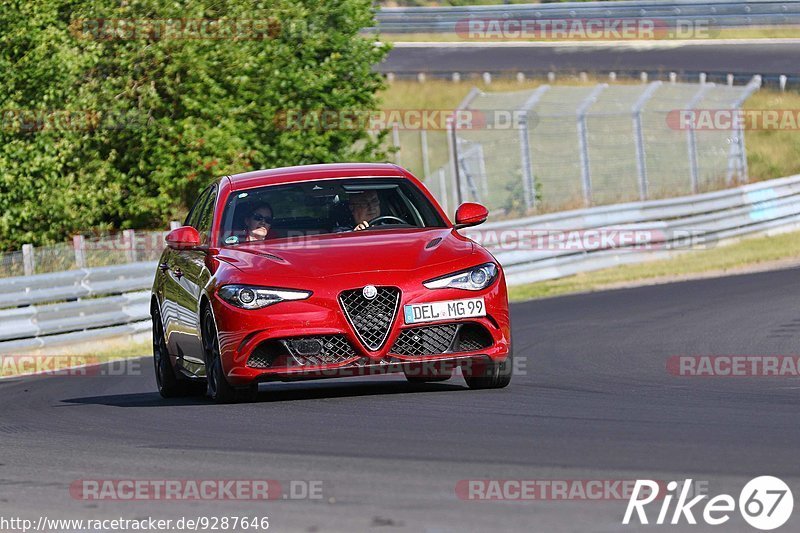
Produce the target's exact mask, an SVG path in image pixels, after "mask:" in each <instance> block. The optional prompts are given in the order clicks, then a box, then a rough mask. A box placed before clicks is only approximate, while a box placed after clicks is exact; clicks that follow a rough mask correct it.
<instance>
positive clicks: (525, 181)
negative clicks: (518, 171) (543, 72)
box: [519, 85, 550, 209]
mask: <svg viewBox="0 0 800 533" xmlns="http://www.w3.org/2000/svg"><path fill="white" fill-rule="evenodd" d="M548 90H550V86H549V85H542V86H541V87H539V88H538V89H536V90H535V91H533V94H531V96H530V97H529V98H528V99H527V100H526V101H525V103H524V104H522V114H521V116H520V124H519V150H520V159H521V161H520V163H521V166H522V190H523V193H524V195H525V207H527V208H528V209H531V208H534V207H536V181H535V179H534V176H533V158H532V157H531V145H530V142H531V139H530V130H529V129H528V112H529V111H531V110H532V109H533V108H534V107H535V106H536V104H537V103H538V102H539V100H540V99H541V98H542V96H543V95H544V93H546V92H547V91H548Z"/></svg>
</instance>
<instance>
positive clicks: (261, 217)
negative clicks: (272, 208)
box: [250, 213, 272, 224]
mask: <svg viewBox="0 0 800 533" xmlns="http://www.w3.org/2000/svg"><path fill="white" fill-rule="evenodd" d="M250 218H252V219H253V220H255V221H256V222H264V223H265V224H272V217H271V216H268V217H265V216H264V215H259V214H258V213H253V214H252V215H250Z"/></svg>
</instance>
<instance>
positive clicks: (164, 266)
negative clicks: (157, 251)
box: [158, 263, 169, 272]
mask: <svg viewBox="0 0 800 533" xmlns="http://www.w3.org/2000/svg"><path fill="white" fill-rule="evenodd" d="M158 268H160V269H161V272H166V271H167V270H169V265H168V264H166V263H161V264H160V265H158Z"/></svg>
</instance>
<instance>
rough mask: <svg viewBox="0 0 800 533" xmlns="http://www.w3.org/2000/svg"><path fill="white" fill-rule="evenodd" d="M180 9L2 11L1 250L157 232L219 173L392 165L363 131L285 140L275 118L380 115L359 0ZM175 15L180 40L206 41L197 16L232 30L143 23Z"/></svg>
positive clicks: (56, 2) (83, 0) (154, 4)
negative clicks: (77, 237)
mask: <svg viewBox="0 0 800 533" xmlns="http://www.w3.org/2000/svg"><path fill="white" fill-rule="evenodd" d="M182 4H183V3H178V2H167V1H166V0H131V1H129V2H122V3H120V2H117V1H114V0H94V1H93V0H11V1H10V2H6V3H4V4H3V7H1V8H0V27H2V28H3V31H2V33H0V72H2V73H3V76H1V77H0V110H1V112H2V113H3V115H2V127H0V169H2V170H1V171H0V247H1V248H3V249H18V248H19V246H20V245H21V244H22V243H24V242H30V243H33V244H44V243H49V242H53V241H60V240H63V239H64V238H65V237H68V236H69V235H70V234H73V233H76V232H80V231H86V230H89V229H92V230H97V229H101V230H102V229H105V230H111V229H125V228H148V227H159V228H161V227H164V226H165V225H166V223H167V222H168V221H169V220H171V219H174V218H178V217H180V216H181V214H183V213H185V210H186V206H187V205H188V204H190V203H191V201H192V200H193V199H194V197H195V196H196V194H197V192H198V191H199V190H200V189H201V188H202V187H203V186H204V185H205V184H206V183H207V182H208V181H209V180H211V179H213V178H215V177H217V176H220V175H225V174H232V173H237V172H242V171H247V170H252V169H258V168H269V167H276V166H284V165H295V164H306V163H317V162H336V161H350V160H355V161H371V160H381V159H385V158H386V154H385V153H384V152H383V151H382V149H381V148H380V146H381V144H382V143H381V141H382V139H381V138H380V137H379V138H377V139H376V138H374V136H370V135H368V133H367V132H365V131H364V130H361V129H334V130H303V131H297V130H287V129H286V128H282V127H281V125H280V121H279V120H276V117H280V116H281V114H282V113H283V112H284V111H286V110H303V111H314V110H323V109H339V110H341V109H359V110H370V109H375V108H376V106H377V99H376V93H377V91H378V90H380V89H381V88H382V79H381V77H380V76H379V75H378V74H376V73H374V72H373V70H372V66H373V65H374V64H376V63H378V62H379V61H381V60H382V59H383V57H384V56H385V54H386V52H387V51H388V50H387V48H386V47H385V46H376V45H375V43H374V38H369V37H365V36H362V35H360V34H359V32H360V31H361V30H362V29H363V28H364V27H368V26H371V25H372V24H373V12H372V8H371V2H370V1H369V0H325V1H324V2H320V1H319V0H315V1H312V0H292V1H290V0H273V1H270V2H255V3H253V2H248V1H245V0H221V1H214V2H212V1H200V2H191V3H190V4H189V7H185V6H183V5H182ZM181 18H183V19H190V21H189V22H185V24H186V26H183V29H184V30H185V31H184V32H183V33H182V34H181V35H182V36H183V37H187V36H188V37H191V36H197V35H201V34H200V33H192V31H199V30H197V26H195V27H194V29H192V28H191V27H190V24H191V23H192V22H191V21H200V20H202V19H221V20H220V25H219V27H221V28H230V27H233V24H236V25H237V26H236V27H238V28H240V29H241V31H240V33H239V34H238V37H232V36H230V35H227V36H224V35H222V34H221V33H219V34H217V35H219V36H220V37H219V38H216V39H194V38H174V37H175V35H176V34H175V33H172V34H169V33H167V29H165V27H162V26H158V23H155V22H150V21H153V20H155V19H161V20H164V19H168V20H169V19H181ZM101 19H102V20H103V21H105V22H102V21H101V22H98V21H99V20H101ZM110 19H117V20H125V21H137V23H136V24H130V23H129V24H128V25H126V26H123V25H122V24H121V23H119V22H117V23H115V25H112V24H111V23H110V22H109V20H110ZM253 21H255V22H253ZM148 24H149V25H150V26H148ZM152 25H155V27H151V26H152ZM110 29H116V30H117V31H119V32H122V33H121V34H123V33H124V35H126V36H127V38H125V39H121V38H109V35H110V34H109V33H108V32H109V31H110ZM125 32H127V33H125ZM202 35H208V33H205V34H202Z"/></svg>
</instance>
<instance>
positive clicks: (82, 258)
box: [72, 235, 86, 268]
mask: <svg viewBox="0 0 800 533" xmlns="http://www.w3.org/2000/svg"><path fill="white" fill-rule="evenodd" d="M72 247H73V248H74V249H75V266H76V267H78V268H86V253H85V250H86V239H85V238H84V236H83V235H73V237H72Z"/></svg>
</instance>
